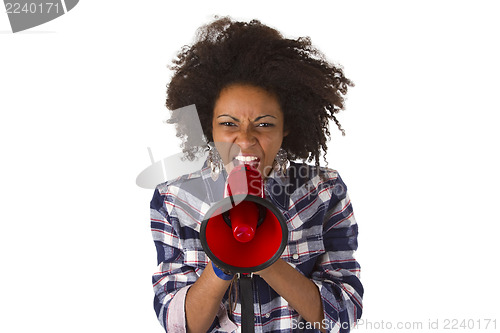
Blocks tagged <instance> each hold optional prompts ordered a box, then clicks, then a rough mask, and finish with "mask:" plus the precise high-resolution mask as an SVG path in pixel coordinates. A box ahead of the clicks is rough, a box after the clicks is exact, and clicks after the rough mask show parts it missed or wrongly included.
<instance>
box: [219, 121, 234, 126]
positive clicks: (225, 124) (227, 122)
mask: <svg viewBox="0 0 500 333" xmlns="http://www.w3.org/2000/svg"><path fill="white" fill-rule="evenodd" d="M219 125H222V126H236V124H235V123H233V122H230V121H223V122H221V123H219Z"/></svg>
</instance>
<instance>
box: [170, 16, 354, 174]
mask: <svg viewBox="0 0 500 333" xmlns="http://www.w3.org/2000/svg"><path fill="white" fill-rule="evenodd" d="M170 69H171V70H173V71H174V74H173V77H172V79H171V81H170V84H169V85H168V86H167V101H166V106H167V108H169V109H170V110H175V109H178V108H181V107H184V106H188V105H192V104H195V105H196V109H197V112H198V116H199V119H200V122H201V125H202V128H203V131H204V135H205V137H206V139H207V142H212V141H213V138H212V117H213V108H214V105H215V101H216V100H217V98H218V96H219V94H220V92H221V90H222V89H223V88H225V87H227V86H229V85H232V84H249V85H253V86H257V87H260V88H263V89H265V90H266V91H268V92H270V93H272V94H274V95H275V96H276V97H277V98H278V101H279V103H280V106H281V110H282V111H283V113H284V120H285V123H284V126H285V127H284V128H285V130H287V131H289V133H290V134H289V135H287V136H286V137H284V139H283V143H282V148H283V149H285V150H286V152H287V154H288V158H289V159H291V160H296V159H301V160H303V161H305V160H307V161H308V162H311V161H312V160H313V159H314V160H315V164H316V165H319V156H320V154H321V150H323V151H324V153H325V154H326V151H327V145H326V143H327V140H328V139H329V138H330V131H329V129H328V123H329V120H330V119H332V120H333V121H334V122H335V124H336V125H337V127H338V128H339V130H340V131H341V132H342V135H344V134H345V133H344V130H343V129H342V127H341V125H340V123H339V122H338V120H337V118H336V117H335V114H336V113H338V112H339V111H340V110H342V109H343V108H344V95H345V94H346V93H347V89H348V86H353V83H352V82H351V81H350V80H349V79H347V78H346V77H345V76H344V73H343V71H342V69H341V68H339V67H336V66H334V65H333V64H331V63H330V62H328V61H327V60H326V59H325V56H324V55H323V54H322V53H321V52H320V51H319V50H317V49H316V48H315V47H314V46H312V45H311V40H310V38H309V37H301V38H298V39H287V38H284V37H283V36H282V35H281V33H279V32H278V31H277V30H275V29H273V28H270V27H268V26H266V25H264V24H262V23H261V22H260V21H258V20H252V21H250V22H235V21H233V20H232V19H231V18H228V17H223V18H216V20H215V21H213V22H212V23H210V24H207V25H205V26H202V27H200V28H199V29H198V32H197V36H196V40H195V43H193V45H191V46H184V47H183V48H182V49H181V51H180V52H179V53H178V54H177V58H176V59H175V60H173V65H172V66H170ZM168 122H169V123H178V122H179V119H174V118H170V119H169V120H168ZM177 136H178V137H181V139H182V140H183V144H182V148H183V152H184V154H185V156H186V157H187V158H188V159H190V160H192V159H193V158H195V156H196V154H197V153H198V152H200V151H201V149H203V147H199V145H194V144H192V142H191V141H190V138H189V135H187V133H186V131H185V130H183V128H182V127H180V126H178V127H177ZM325 162H326V158H325Z"/></svg>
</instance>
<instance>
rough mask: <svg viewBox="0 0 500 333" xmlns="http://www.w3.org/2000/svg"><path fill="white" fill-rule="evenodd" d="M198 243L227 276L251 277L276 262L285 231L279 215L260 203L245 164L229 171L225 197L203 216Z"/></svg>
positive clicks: (257, 180)
mask: <svg viewBox="0 0 500 333" xmlns="http://www.w3.org/2000/svg"><path fill="white" fill-rule="evenodd" d="M200 240H201V244H202V246H203V250H204V251H205V253H206V254H207V255H208V257H209V258H210V259H211V260H212V261H213V262H214V263H215V264H216V265H217V266H218V267H220V268H222V269H224V270H225V271H227V272H231V273H252V272H256V271H260V270H263V269H264V268H266V267H269V266H270V265H271V264H273V263H274V262H275V261H276V260H278V258H279V257H280V256H281V254H282V253H283V251H284V249H285V246H286V243H287V240H288V228H287V225H286V221H285V218H284V217H283V214H281V212H280V211H279V210H278V209H277V208H276V207H275V206H274V205H273V204H272V203H270V202H269V201H267V200H265V199H264V191H263V181H262V177H261V174H260V172H259V171H258V170H257V169H255V168H254V167H252V166H250V165H246V164H245V165H239V166H237V167H235V168H234V169H233V170H232V171H231V173H230V174H229V176H228V181H227V187H226V197H225V198H224V199H223V200H221V201H219V202H217V203H216V204H215V205H213V206H212V207H211V208H210V209H209V210H208V212H207V213H206V214H205V217H204V219H203V222H202V225H201V230H200Z"/></svg>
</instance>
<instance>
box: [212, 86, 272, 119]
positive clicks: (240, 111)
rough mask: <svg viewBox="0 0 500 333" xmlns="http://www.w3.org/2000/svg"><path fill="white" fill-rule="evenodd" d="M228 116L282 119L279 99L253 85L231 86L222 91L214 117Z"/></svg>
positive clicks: (216, 103) (216, 104) (215, 107)
mask: <svg viewBox="0 0 500 333" xmlns="http://www.w3.org/2000/svg"><path fill="white" fill-rule="evenodd" d="M222 114H228V115H232V116H240V117H245V116H248V117H252V116H256V115H257V116H258V115H263V114H269V115H273V116H275V117H282V112H281V107H280V105H279V102H278V99H277V98H276V96H275V95H273V94H272V93H270V92H268V91H266V90H264V89H262V88H259V87H255V86H251V85H240V84H237V85H231V86H229V87H226V88H224V89H222V90H221V92H220V94H219V98H218V99H217V100H216V102H215V106H214V116H218V115H222Z"/></svg>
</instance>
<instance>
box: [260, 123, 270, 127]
mask: <svg viewBox="0 0 500 333" xmlns="http://www.w3.org/2000/svg"><path fill="white" fill-rule="evenodd" d="M257 127H274V124H271V123H260V124H258V125H257Z"/></svg>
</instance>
